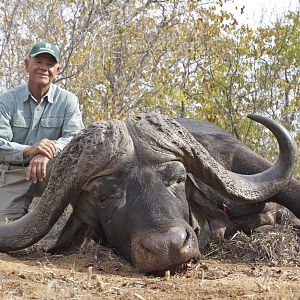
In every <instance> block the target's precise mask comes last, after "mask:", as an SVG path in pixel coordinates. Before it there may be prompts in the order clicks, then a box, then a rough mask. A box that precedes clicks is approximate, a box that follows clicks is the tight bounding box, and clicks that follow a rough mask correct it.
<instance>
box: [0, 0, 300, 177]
mask: <svg viewBox="0 0 300 300" xmlns="http://www.w3.org/2000/svg"><path fill="white" fill-rule="evenodd" d="M205 3H206V1H199V0H174V1H154V0H147V1H146V0H132V1H124V0H114V1H112V0H105V1H98V0H88V1H80V0H63V1H57V0H50V1H47V2H45V1H41V0H36V1H33V0H23V1H17V0H13V1H11V0H10V1H8V0H3V1H2V2H1V3H0V62H1V68H0V91H4V90H6V89H8V88H11V87H13V86H15V85H17V84H19V83H21V82H23V81H24V80H25V78H26V77H25V73H24V68H23V67H22V65H23V60H24V58H25V57H26V55H27V53H28V51H29V49H30V46H31V45H32V43H34V42H36V41H38V40H48V41H51V42H53V43H56V44H58V45H59V47H60V48H61V52H62V59H61V62H62V67H63V68H62V72H61V74H60V77H59V79H58V83H59V84H61V85H63V86H64V87H66V88H68V89H70V90H72V91H73V92H74V93H75V94H77V95H78V97H79V99H80V103H81V108H82V111H83V114H84V119H85V123H86V124H89V123H91V122H92V121H94V120H97V119H108V118H125V117H127V116H129V115H132V114H136V113H139V112H147V111H152V110H155V111H158V112H161V113H163V114H168V115H171V116H185V117H194V118H199V119H203V120H208V121H211V122H214V123H217V124H218V125H220V126H222V127H223V128H225V129H227V130H229V131H231V132H232V133H234V134H235V135H236V136H237V137H238V138H239V139H241V140H243V141H245V142H247V143H248V144H250V145H251V147H253V148H254V149H255V150H256V151H257V152H259V153H263V154H264V156H266V157H267V158H269V159H271V160H272V159H274V158H275V157H276V155H277V152H276V151H277V148H276V145H275V144H274V142H273V141H272V140H270V138H269V137H268V135H267V134H264V135H263V137H262V134H261V132H262V127H261V126H254V123H253V122H250V121H249V120H248V119H247V118H246V116H247V114H248V113H252V112H256V113H260V114H264V115H266V116H269V117H271V118H273V119H275V120H277V121H279V122H281V123H282V124H284V125H285V126H286V127H287V128H288V129H289V130H290V131H291V133H292V135H293V136H294V137H295V139H296V141H297V142H298V143H299V140H300V136H299V135H300V134H299V127H300V125H299V123H300V111H299V106H300V103H299V102H300V99H299V81H300V80H299V60H300V47H299V31H300V26H299V12H289V13H288V14H287V15H286V16H284V17H283V18H281V19H280V20H278V21H277V22H275V23H274V24H272V25H270V26H267V27H259V28H258V29H257V30H255V31H254V30H253V29H251V28H249V27H248V26H245V25H241V26H240V25H238V24H237V21H236V20H235V19H234V17H233V16H232V15H231V14H229V13H228V12H226V11H223V10H222V1H221V0H219V1H215V2H214V4H209V5H208V4H205ZM298 175H300V168H298Z"/></svg>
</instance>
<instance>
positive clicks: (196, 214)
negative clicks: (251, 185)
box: [186, 173, 229, 248]
mask: <svg viewBox="0 0 300 300" xmlns="http://www.w3.org/2000/svg"><path fill="white" fill-rule="evenodd" d="M186 195H187V200H188V202H189V207H190V223H191V224H190V225H191V226H192V228H193V229H194V230H195V232H196V234H197V235H198V239H199V244H200V245H199V246H200V247H201V248H203V247H204V244H207V243H208V242H209V240H214V241H222V240H223V239H224V234H225V231H226V228H227V226H228V224H229V219H228V216H227V215H226V214H225V212H224V211H223V210H221V209H220V208H219V206H220V203H219V202H220V201H222V199H223V198H222V196H220V195H219V194H218V193H216V192H215V191H213V190H212V189H211V188H210V187H208V186H207V185H205V184H204V183H202V182H201V181H200V180H199V179H198V178H196V177H195V176H193V175H192V174H189V173H188V176H187V181H186ZM201 244H202V245H201Z"/></svg>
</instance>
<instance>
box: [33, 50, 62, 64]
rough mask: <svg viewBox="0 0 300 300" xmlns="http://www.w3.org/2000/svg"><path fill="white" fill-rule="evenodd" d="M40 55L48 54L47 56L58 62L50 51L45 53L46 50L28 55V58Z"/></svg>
mask: <svg viewBox="0 0 300 300" xmlns="http://www.w3.org/2000/svg"><path fill="white" fill-rule="evenodd" d="M42 53H48V54H50V55H51V56H53V57H54V59H55V60H56V62H58V59H57V58H56V57H55V55H54V54H53V53H52V52H51V51H47V50H43V51H39V52H37V53H34V54H30V55H29V56H30V57H36V56H37V55H39V54H42Z"/></svg>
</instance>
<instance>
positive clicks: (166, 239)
mask: <svg viewBox="0 0 300 300" xmlns="http://www.w3.org/2000/svg"><path fill="white" fill-rule="evenodd" d="M188 239H189V234H188V233H187V231H186V230H185V228H181V227H171V228H170V229H169V230H168V231H167V232H166V233H163V234H162V233H157V232H155V233H153V234H151V235H150V236H148V237H147V238H145V239H143V242H142V244H143V247H145V248H146V249H148V250H150V251H151V252H155V253H159V252H164V251H167V252H169V251H174V250H175V251H178V252H179V251H180V250H181V249H182V248H184V247H185V245H186V244H187V240H188Z"/></svg>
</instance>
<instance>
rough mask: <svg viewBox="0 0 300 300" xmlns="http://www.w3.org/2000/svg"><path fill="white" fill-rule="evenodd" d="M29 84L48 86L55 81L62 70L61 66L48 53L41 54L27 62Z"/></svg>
mask: <svg viewBox="0 0 300 300" xmlns="http://www.w3.org/2000/svg"><path fill="white" fill-rule="evenodd" d="M25 67H26V72H27V73H28V75H29V82H30V83H32V84H35V85H38V86H48V85H50V83H52V82H53V81H54V79H55V78H56V76H57V74H58V73H59V70H60V65H59V64H58V63H57V62H56V60H55V58H54V57H53V56H52V55H50V54H48V53H41V54H39V55H37V56H35V57H32V58H29V59H26V60H25Z"/></svg>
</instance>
